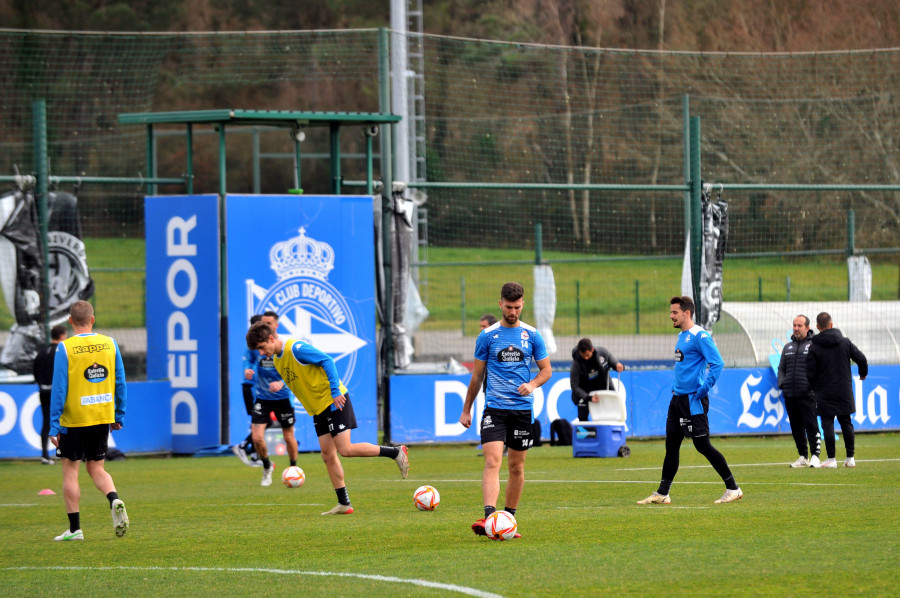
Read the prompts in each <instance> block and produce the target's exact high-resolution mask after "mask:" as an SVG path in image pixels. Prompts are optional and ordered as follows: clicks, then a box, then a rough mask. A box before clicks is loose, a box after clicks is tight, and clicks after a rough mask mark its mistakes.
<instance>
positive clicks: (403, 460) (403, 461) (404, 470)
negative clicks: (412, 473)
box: [394, 444, 409, 480]
mask: <svg viewBox="0 0 900 598" xmlns="http://www.w3.org/2000/svg"><path fill="white" fill-rule="evenodd" d="M394 460H395V461H397V467H399V468H400V477H402V478H403V479H404V480H405V479H406V476H408V475H409V449H407V448H406V445H405V444H404V445H401V446H400V452H399V453H397V457H396V458H395V459H394Z"/></svg>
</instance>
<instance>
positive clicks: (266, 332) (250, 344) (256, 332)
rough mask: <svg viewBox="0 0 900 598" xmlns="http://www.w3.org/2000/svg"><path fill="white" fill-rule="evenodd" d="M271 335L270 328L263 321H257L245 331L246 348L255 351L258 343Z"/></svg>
mask: <svg viewBox="0 0 900 598" xmlns="http://www.w3.org/2000/svg"><path fill="white" fill-rule="evenodd" d="M270 336H273V335H272V329H271V328H269V325H268V324H266V323H265V322H257V323H256V324H254V325H253V326H251V327H250V330H248V331H247V348H248V349H250V350H251V351H256V348H257V347H258V346H259V345H260V343H264V342H266V341H267V340H269V337H270Z"/></svg>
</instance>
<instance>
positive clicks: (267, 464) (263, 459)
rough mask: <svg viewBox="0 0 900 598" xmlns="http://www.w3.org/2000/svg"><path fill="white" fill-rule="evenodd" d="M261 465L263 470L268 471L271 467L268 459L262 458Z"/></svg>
mask: <svg viewBox="0 0 900 598" xmlns="http://www.w3.org/2000/svg"><path fill="white" fill-rule="evenodd" d="M262 464H263V467H264V468H265V469H269V467H271V465H272V462H271V461H269V458H268V457H263V458H262Z"/></svg>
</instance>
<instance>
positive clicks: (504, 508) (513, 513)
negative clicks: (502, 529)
mask: <svg viewBox="0 0 900 598" xmlns="http://www.w3.org/2000/svg"><path fill="white" fill-rule="evenodd" d="M503 510H504V511H506V512H507V513H509V514H510V515H512V516H513V517H515V516H516V510H515V509H510V508H509V507H503Z"/></svg>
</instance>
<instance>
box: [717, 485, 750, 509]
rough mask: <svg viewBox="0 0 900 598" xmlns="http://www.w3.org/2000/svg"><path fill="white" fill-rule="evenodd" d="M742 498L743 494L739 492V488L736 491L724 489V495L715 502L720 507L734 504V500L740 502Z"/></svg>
mask: <svg viewBox="0 0 900 598" xmlns="http://www.w3.org/2000/svg"><path fill="white" fill-rule="evenodd" d="M742 498H744V493H743V492H741V489H740V488H738V489H737V490H728V489H726V490H725V494H723V495H722V498H720V499H719V500H717V501H716V504H717V505H720V504H724V503H727V502H734V501H736V500H741V499H742Z"/></svg>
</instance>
